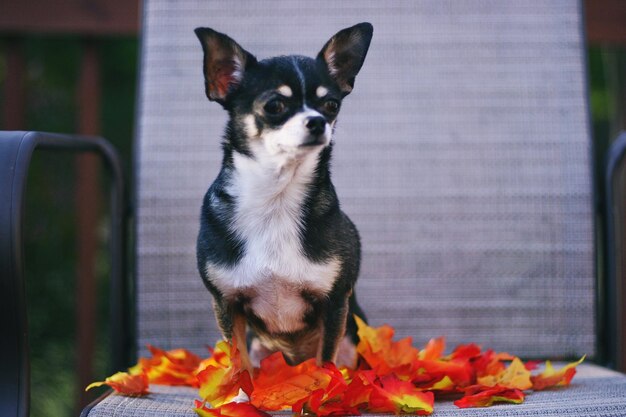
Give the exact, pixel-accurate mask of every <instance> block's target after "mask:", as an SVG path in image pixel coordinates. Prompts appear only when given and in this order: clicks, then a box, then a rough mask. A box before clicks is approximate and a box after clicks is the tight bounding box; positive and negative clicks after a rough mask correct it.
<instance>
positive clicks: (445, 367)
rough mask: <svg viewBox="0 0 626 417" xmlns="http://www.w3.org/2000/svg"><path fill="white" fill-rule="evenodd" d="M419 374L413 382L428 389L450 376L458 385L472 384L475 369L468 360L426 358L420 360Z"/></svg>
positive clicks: (461, 386) (418, 364)
mask: <svg viewBox="0 0 626 417" xmlns="http://www.w3.org/2000/svg"><path fill="white" fill-rule="evenodd" d="M417 366H418V368H419V374H418V375H417V376H416V377H414V378H413V383H415V384H416V385H417V386H419V387H420V388H422V389H428V388H429V387H431V386H432V384H434V383H437V382H440V381H442V380H443V379H444V378H445V377H448V378H449V380H450V381H452V383H453V384H454V385H455V386H456V387H457V388H463V387H466V386H468V385H471V384H472V382H473V379H474V371H473V369H472V367H471V365H470V363H469V362H468V361H466V360H450V361H446V360H424V361H418V363H417Z"/></svg>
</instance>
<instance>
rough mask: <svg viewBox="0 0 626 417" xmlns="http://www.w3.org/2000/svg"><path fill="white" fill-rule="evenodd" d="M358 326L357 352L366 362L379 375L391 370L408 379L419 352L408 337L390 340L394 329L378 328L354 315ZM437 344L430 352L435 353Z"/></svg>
mask: <svg viewBox="0 0 626 417" xmlns="http://www.w3.org/2000/svg"><path fill="white" fill-rule="evenodd" d="M354 319H355V320H356V323H357V326H358V335H359V344H358V345H357V348H356V349H357V352H358V353H359V354H360V355H361V357H362V358H363V359H365V361H366V362H367V364H368V365H369V366H370V367H371V368H372V369H374V370H375V371H376V373H377V374H379V375H386V374H389V373H391V372H394V373H396V374H397V375H398V376H402V377H405V379H409V376H410V375H411V374H412V373H414V371H415V369H414V368H415V361H416V360H417V359H418V357H419V354H420V352H419V351H418V350H417V349H415V348H414V347H413V346H412V340H411V338H410V337H407V338H405V339H402V340H399V341H397V342H394V341H392V339H393V334H394V330H393V328H392V327H391V326H388V325H383V326H380V327H378V328H373V327H370V326H368V325H367V324H366V323H365V322H364V321H363V320H361V319H360V318H359V317H357V316H354ZM437 348H438V347H437V346H433V347H432V350H431V352H430V354H436V349H437Z"/></svg>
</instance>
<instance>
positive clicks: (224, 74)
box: [195, 23, 373, 157]
mask: <svg viewBox="0 0 626 417" xmlns="http://www.w3.org/2000/svg"><path fill="white" fill-rule="evenodd" d="M195 32H196V35H197V36H198V38H199V39H200V43H201V44H202V49H203V50H204V78H205V89H206V95H207V97H208V98H209V100H211V101H216V102H218V103H220V104H221V105H222V106H223V107H224V108H225V109H226V110H227V111H228V112H229V115H230V118H231V120H230V124H229V128H230V129H231V130H235V132H231V133H233V134H232V135H231V136H233V138H231V141H234V142H235V143H232V144H231V145H232V146H233V147H234V148H235V149H236V150H237V151H238V152H241V153H244V154H247V155H250V156H252V155H254V154H258V153H261V152H263V153H265V154H269V155H289V156H296V157H297V156H298V155H304V154H307V153H310V152H312V151H317V152H319V151H320V149H323V148H324V147H326V146H328V144H329V143H330V141H331V136H332V132H333V128H334V126H335V121H336V119H337V115H338V114H339V110H340V108H341V101H342V99H343V98H344V97H345V96H346V95H348V94H349V93H350V91H352V88H353V87H354V79H355V77H356V75H357V73H358V72H359V70H360V69H361V66H362V65H363V61H364V59H365V55H366V54H367V50H368V48H369V44H370V41H371V38H372V32H373V28H372V25H371V24H369V23H360V24H358V25H355V26H353V27H350V28H347V29H344V30H342V31H340V32H338V33H337V34H336V35H335V36H333V37H332V38H331V39H330V40H329V41H328V42H327V43H326V45H324V47H323V48H322V50H321V51H320V52H319V54H318V55H317V57H316V58H315V59H313V58H308V57H303V56H296V55H292V56H281V57H276V58H269V59H265V60H262V61H257V59H256V58H255V57H254V56H253V55H252V54H250V53H249V52H247V51H246V50H245V49H243V48H242V47H241V46H240V45H239V44H237V43H236V42H235V41H234V40H232V39H231V38H230V37H228V36H226V35H224V34H222V33H219V32H216V31H214V30H212V29H208V28H197V29H196V30H195Z"/></svg>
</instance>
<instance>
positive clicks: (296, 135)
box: [263, 106, 332, 156]
mask: <svg viewBox="0 0 626 417" xmlns="http://www.w3.org/2000/svg"><path fill="white" fill-rule="evenodd" d="M319 116H322V115H321V114H320V113H319V112H317V111H315V110H312V109H309V108H308V107H306V106H305V107H304V111H302V112H299V113H296V114H295V115H294V116H293V117H292V118H291V119H289V120H288V121H287V122H286V123H285V124H283V125H282V126H281V127H280V129H276V130H269V131H267V132H264V134H263V139H264V140H263V142H264V144H265V147H266V148H267V150H268V152H270V154H272V155H277V154H280V153H289V154H294V156H295V154H297V153H309V152H310V150H308V149H298V147H299V146H300V145H302V143H303V142H304V141H305V140H306V139H307V138H308V137H309V134H310V133H309V129H308V128H307V127H306V123H307V121H308V119H309V118H311V117H319ZM331 134H332V129H331V128H330V126H329V125H328V123H326V127H325V130H324V142H323V145H324V146H325V145H328V143H329V142H330V137H331Z"/></svg>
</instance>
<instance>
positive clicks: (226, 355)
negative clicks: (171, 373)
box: [196, 341, 253, 407]
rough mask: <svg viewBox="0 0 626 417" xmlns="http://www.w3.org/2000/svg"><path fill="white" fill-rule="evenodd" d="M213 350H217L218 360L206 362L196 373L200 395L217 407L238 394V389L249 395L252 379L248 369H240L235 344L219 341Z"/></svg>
mask: <svg viewBox="0 0 626 417" xmlns="http://www.w3.org/2000/svg"><path fill="white" fill-rule="evenodd" d="M215 352H218V355H219V360H215V361H214V362H210V361H209V362H206V363H205V364H204V365H205V368H204V369H202V370H201V371H200V372H198V374H197V375H196V380H197V384H198V386H199V387H200V390H199V392H198V394H199V395H200V397H201V398H202V399H204V400H205V401H208V402H209V403H211V405H212V406H214V407H219V406H221V405H222V404H224V403H226V402H228V401H230V400H232V399H233V398H234V397H236V396H237V395H239V390H242V391H243V392H244V393H245V394H246V395H248V396H249V395H250V394H251V393H252V390H253V385H252V381H251V379H250V374H249V373H248V371H247V370H242V369H241V358H240V356H239V351H238V350H237V348H236V346H235V344H234V343H233V344H231V343H229V342H226V341H220V342H219V343H218V344H217V347H216V349H215ZM214 356H215V353H214ZM207 364H208V365H207Z"/></svg>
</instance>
